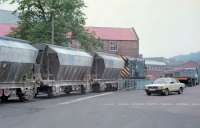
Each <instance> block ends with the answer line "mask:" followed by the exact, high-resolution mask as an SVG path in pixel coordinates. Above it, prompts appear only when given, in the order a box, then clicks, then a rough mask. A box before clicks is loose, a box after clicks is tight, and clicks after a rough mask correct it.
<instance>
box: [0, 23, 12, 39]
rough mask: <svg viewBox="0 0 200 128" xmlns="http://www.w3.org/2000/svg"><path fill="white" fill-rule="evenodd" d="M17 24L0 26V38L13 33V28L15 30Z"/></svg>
mask: <svg viewBox="0 0 200 128" xmlns="http://www.w3.org/2000/svg"><path fill="white" fill-rule="evenodd" d="M15 27H16V25H15V24H5V23H3V24H0V36H6V35H7V34H9V33H10V32H11V31H12V28H15Z"/></svg>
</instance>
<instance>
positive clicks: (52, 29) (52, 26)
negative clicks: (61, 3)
mask: <svg viewBox="0 0 200 128" xmlns="http://www.w3.org/2000/svg"><path fill="white" fill-rule="evenodd" d="M54 27H55V26H54V12H53V11H52V19H51V44H54V36H55V34H54V33H55V28H54Z"/></svg>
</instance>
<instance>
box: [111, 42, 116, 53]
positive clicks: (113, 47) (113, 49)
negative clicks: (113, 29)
mask: <svg viewBox="0 0 200 128" xmlns="http://www.w3.org/2000/svg"><path fill="white" fill-rule="evenodd" d="M117 50H118V46H117V42H110V51H112V52H117Z"/></svg>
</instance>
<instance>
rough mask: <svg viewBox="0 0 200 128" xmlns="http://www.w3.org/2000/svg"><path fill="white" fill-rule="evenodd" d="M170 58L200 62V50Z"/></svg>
mask: <svg viewBox="0 0 200 128" xmlns="http://www.w3.org/2000/svg"><path fill="white" fill-rule="evenodd" d="M170 60H173V61H176V62H187V61H198V62H200V51H199V52H195V53H190V54H186V55H179V56H175V57H172V58H170Z"/></svg>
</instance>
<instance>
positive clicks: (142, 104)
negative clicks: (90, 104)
mask: <svg viewBox="0 0 200 128" xmlns="http://www.w3.org/2000/svg"><path fill="white" fill-rule="evenodd" d="M103 105H104V106H148V107H149V106H183V107H186V106H196V107H197V106H198V107H200V103H107V104H103Z"/></svg>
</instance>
